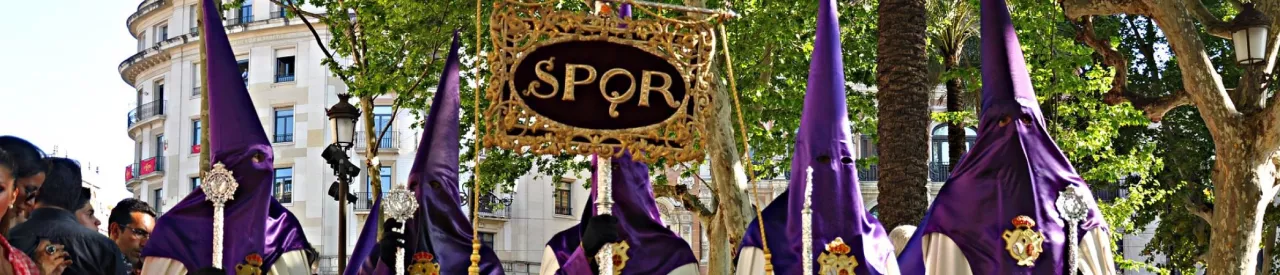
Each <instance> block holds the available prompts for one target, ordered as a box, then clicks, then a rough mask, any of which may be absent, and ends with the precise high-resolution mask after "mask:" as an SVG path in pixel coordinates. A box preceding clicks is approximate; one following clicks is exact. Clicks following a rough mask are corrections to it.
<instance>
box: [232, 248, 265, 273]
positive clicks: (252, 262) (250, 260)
mask: <svg viewBox="0 0 1280 275" xmlns="http://www.w3.org/2000/svg"><path fill="white" fill-rule="evenodd" d="M236 275H262V256H261V255H258V253H253V254H249V256H245V257H244V262H240V264H237V265H236Z"/></svg>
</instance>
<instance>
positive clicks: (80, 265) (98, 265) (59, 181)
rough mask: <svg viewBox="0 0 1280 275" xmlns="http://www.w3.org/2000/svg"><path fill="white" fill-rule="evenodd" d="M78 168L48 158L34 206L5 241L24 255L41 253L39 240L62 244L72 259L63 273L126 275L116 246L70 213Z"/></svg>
mask: <svg viewBox="0 0 1280 275" xmlns="http://www.w3.org/2000/svg"><path fill="white" fill-rule="evenodd" d="M80 171H81V170H80V165H79V164H77V163H76V162H75V161H74V160H70V159H65V158H50V159H49V170H48V176H47V178H46V179H45V184H44V188H42V191H41V192H39V193H38V196H37V197H36V209H35V210H34V211H32V212H31V218H30V219H28V220H27V221H26V222H24V223H22V224H19V225H18V226H16V227H14V228H13V229H12V230H10V231H9V236H8V237H9V240H10V242H11V243H12V244H13V246H14V247H17V248H18V249H20V250H22V252H24V253H27V255H36V254H35V253H45V250H46V249H47V248H44V247H38V246H39V244H40V241H41V240H49V242H51V243H53V244H57V245H63V246H64V247H65V249H66V252H68V253H70V256H71V260H72V263H71V266H68V267H67V269H66V273H65V274H116V275H123V274H128V268H126V267H125V264H124V263H125V261H124V254H123V253H121V252H120V248H119V247H116V244H115V243H114V242H112V241H111V239H108V238H107V236H103V235H102V233H98V232H97V231H94V230H90V229H88V228H85V227H84V226H82V225H80V223H79V222H78V221H77V220H76V215H75V213H74V212H72V211H74V209H76V208H77V207H79V206H80V203H81V200H83V197H81V195H80V184H81V183H82V179H81V176H80ZM144 237H145V236H144Z"/></svg>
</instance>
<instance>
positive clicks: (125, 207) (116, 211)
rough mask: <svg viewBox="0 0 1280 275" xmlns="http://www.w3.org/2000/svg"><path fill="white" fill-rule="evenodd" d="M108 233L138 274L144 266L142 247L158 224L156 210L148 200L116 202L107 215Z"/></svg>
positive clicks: (132, 269) (131, 268)
mask: <svg viewBox="0 0 1280 275" xmlns="http://www.w3.org/2000/svg"><path fill="white" fill-rule="evenodd" d="M107 222H108V224H107V234H108V235H110V236H111V240H112V241H115V242H116V245H118V246H120V251H121V252H124V258H125V261H126V263H127V264H129V266H130V268H129V270H131V271H134V274H138V273H139V272H136V271H137V270H139V269H141V268H142V248H143V247H146V245H147V241H148V240H150V239H151V229H152V228H154V227H155V225H156V212H155V209H152V208H151V205H149V204H147V202H144V201H141V200H137V199H133V198H128V199H124V200H122V201H120V203H117V204H116V207H115V208H112V209H111V216H109V217H107Z"/></svg>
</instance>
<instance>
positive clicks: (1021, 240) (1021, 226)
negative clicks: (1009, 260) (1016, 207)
mask: <svg viewBox="0 0 1280 275" xmlns="http://www.w3.org/2000/svg"><path fill="white" fill-rule="evenodd" d="M1013 226H1014V228H1015V229H1013V230H1005V231H1004V242H1005V246H1004V249H1005V250H1009V256H1013V259H1015V260H1018V265H1020V266H1034V265H1035V263H1036V259H1039V258H1040V253H1041V252H1044V233H1041V232H1040V231H1039V230H1035V229H1032V228H1033V227H1035V226H1036V221H1034V220H1031V217H1027V216H1018V217H1016V218H1013Z"/></svg>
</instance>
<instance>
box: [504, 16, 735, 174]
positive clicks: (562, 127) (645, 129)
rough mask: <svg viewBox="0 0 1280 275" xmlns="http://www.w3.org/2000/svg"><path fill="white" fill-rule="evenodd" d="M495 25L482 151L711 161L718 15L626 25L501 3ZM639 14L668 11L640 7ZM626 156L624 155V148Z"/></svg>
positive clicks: (642, 19)
mask: <svg viewBox="0 0 1280 275" xmlns="http://www.w3.org/2000/svg"><path fill="white" fill-rule="evenodd" d="M497 2H498V4H497V5H496V6H495V9H494V11H493V13H492V15H491V17H490V24H489V26H490V28H489V33H490V38H491V39H490V40H491V42H492V43H493V45H494V48H495V49H496V51H495V52H494V53H492V54H490V55H489V56H488V63H486V64H488V65H489V68H490V70H489V72H491V73H492V74H493V75H492V77H491V78H490V79H489V82H488V85H485V87H484V88H485V99H487V101H488V102H490V103H491V104H490V105H489V107H488V109H487V110H486V111H485V112H484V115H483V116H482V117H483V118H482V119H484V120H485V121H486V122H485V124H486V125H491V126H488V127H485V131H486V132H487V133H486V134H484V146H485V147H490V146H497V147H501V148H507V149H511V150H520V151H526V150H527V151H530V152H533V153H539V154H579V155H590V154H600V155H609V154H611V153H615V152H617V154H621V150H627V151H629V152H630V153H631V156H632V157H633V158H634V159H635V160H636V161H641V162H653V161H656V160H659V159H669V160H674V161H691V160H700V159H703V158H704V154H703V152H702V151H701V149H700V148H699V146H698V143H699V142H701V141H702V140H704V139H706V137H704V136H703V135H705V132H706V131H705V128H706V127H705V125H706V124H707V123H708V121H711V119H712V118H713V117H714V113H715V110H716V109H715V106H714V102H715V100H713V98H712V96H713V94H714V93H713V91H712V85H710V83H714V82H715V79H714V78H713V77H712V75H711V73H710V71H711V64H712V63H713V62H714V61H715V59H716V58H717V56H716V54H715V53H716V47H717V44H716V43H717V41H716V37H715V35H714V33H715V31H714V30H715V29H714V27H715V24H714V23H715V22H716V20H718V19H719V17H717V16H706V17H705V18H701V19H688V18H683V17H682V18H679V19H678V20H677V19H671V18H652V17H636V18H619V17H618V16H616V15H613V14H612V13H611V12H606V13H602V14H599V15H594V14H586V13H583V12H579V11H568V10H560V9H558V8H557V6H559V4H560V2H559V1H529V0H499V1H497ZM632 8H633V9H635V11H636V14H664V13H666V12H668V11H669V10H664V9H662V8H655V7H647V6H643V5H633V6H632ZM616 149H621V150H616Z"/></svg>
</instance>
